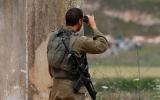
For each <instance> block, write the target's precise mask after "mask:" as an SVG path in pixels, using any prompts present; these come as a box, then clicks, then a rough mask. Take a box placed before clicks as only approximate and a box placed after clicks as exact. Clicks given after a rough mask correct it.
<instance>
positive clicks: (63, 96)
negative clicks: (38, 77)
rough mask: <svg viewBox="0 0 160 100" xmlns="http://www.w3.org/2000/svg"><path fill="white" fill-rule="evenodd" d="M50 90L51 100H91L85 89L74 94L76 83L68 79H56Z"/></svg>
mask: <svg viewBox="0 0 160 100" xmlns="http://www.w3.org/2000/svg"><path fill="white" fill-rule="evenodd" d="M53 82H54V83H53V86H52V88H51V90H50V95H49V100H91V99H90V98H89V96H88V94H87V91H86V89H85V87H82V88H81V89H80V91H79V92H78V93H74V91H73V84H74V82H73V81H71V80H67V79H54V80H53Z"/></svg>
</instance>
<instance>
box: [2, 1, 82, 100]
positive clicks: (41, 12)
mask: <svg viewBox="0 0 160 100" xmlns="http://www.w3.org/2000/svg"><path fill="white" fill-rule="evenodd" d="M82 4H83V0H0V100H47V99H48V95H49V89H48V87H49V86H50V85H52V80H51V78H50V76H49V74H48V64H47V58H46V57H47V56H46V46H47V42H48V40H47V39H48V37H49V35H50V32H51V31H54V30H56V29H57V28H58V27H59V26H61V25H64V15H65V12H66V11H67V9H68V8H70V7H81V5H82Z"/></svg>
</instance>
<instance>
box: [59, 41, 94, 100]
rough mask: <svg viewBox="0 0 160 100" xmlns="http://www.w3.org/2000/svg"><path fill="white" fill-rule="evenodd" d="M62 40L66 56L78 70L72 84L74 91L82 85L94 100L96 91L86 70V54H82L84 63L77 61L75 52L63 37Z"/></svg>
mask: <svg viewBox="0 0 160 100" xmlns="http://www.w3.org/2000/svg"><path fill="white" fill-rule="evenodd" d="M62 42H63V44H64V47H65V49H66V53H68V58H69V59H70V60H71V61H72V63H73V65H75V67H76V69H77V72H78V80H77V81H76V83H75V84H74V86H73V90H74V92H75V93H77V92H78V91H79V90H80V88H81V87H82V86H83V85H84V86H85V87H86V88H87V91H88V93H89V94H90V96H91V98H92V99H93V100H96V94H97V92H96V91H95V89H94V86H93V84H92V81H91V78H90V74H89V72H88V66H87V59H86V55H85V56H84V57H85V58H84V59H85V63H82V62H79V60H78V59H77V57H76V55H75V53H74V52H71V51H70V50H69V48H68V47H67V45H66V43H65V41H64V39H63V38H62Z"/></svg>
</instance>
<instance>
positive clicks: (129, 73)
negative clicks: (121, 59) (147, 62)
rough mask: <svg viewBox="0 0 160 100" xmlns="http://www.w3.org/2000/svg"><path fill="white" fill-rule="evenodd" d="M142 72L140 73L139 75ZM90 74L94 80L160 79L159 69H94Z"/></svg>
mask: <svg viewBox="0 0 160 100" xmlns="http://www.w3.org/2000/svg"><path fill="white" fill-rule="evenodd" d="M139 72H140V73H139ZM90 73H91V75H92V77H94V78H116V77H120V78H133V77H139V74H140V77H142V78H145V77H160V68H159V67H140V70H139V69H138V67H136V66H135V67H123V66H120V67H105V66H99V67H92V68H90Z"/></svg>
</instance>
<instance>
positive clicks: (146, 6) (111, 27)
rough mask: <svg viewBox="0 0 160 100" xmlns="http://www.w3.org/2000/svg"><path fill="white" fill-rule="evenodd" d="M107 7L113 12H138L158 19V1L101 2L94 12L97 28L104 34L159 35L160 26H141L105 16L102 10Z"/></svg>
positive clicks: (122, 0)
mask: <svg viewBox="0 0 160 100" xmlns="http://www.w3.org/2000/svg"><path fill="white" fill-rule="evenodd" d="M106 6H109V7H110V8H111V9H115V10H121V11H123V10H131V9H134V10H138V11H141V12H147V13H149V14H153V15H155V16H157V17H160V12H159V11H160V1H159V0H101V8H100V9H99V10H98V11H94V13H95V16H96V19H97V23H98V27H99V28H100V30H102V32H104V33H112V34H113V35H117V34H118V35H119V34H122V35H125V36H130V35H159V34H160V29H159V27H160V25H154V26H149V27H146V26H142V25H138V24H136V23H133V22H124V21H122V20H120V19H118V18H112V17H107V16H105V15H104V14H103V13H102V12H100V11H102V9H103V8H104V7H106Z"/></svg>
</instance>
